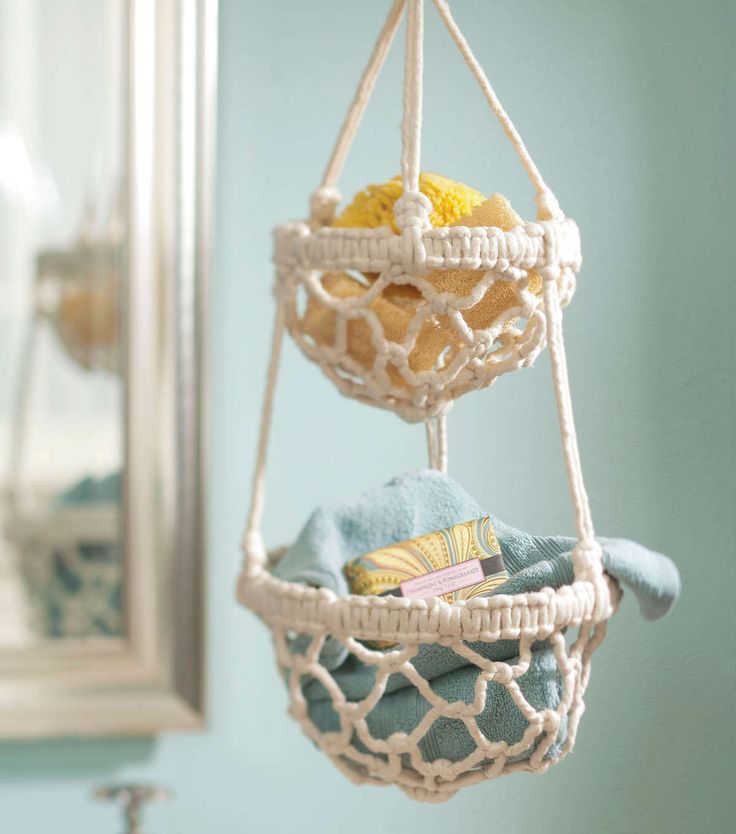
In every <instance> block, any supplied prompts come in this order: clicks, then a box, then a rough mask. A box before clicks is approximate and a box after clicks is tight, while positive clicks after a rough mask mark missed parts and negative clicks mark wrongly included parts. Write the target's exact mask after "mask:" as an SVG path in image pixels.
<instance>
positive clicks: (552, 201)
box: [536, 188, 565, 220]
mask: <svg viewBox="0 0 736 834" xmlns="http://www.w3.org/2000/svg"><path fill="white" fill-rule="evenodd" d="M536 203H537V218H538V219H539V220H564V219H565V215H564V214H563V211H562V209H561V208H560V204H559V202H558V201H557V197H555V195H554V194H553V193H552V192H551V191H550V190H549V189H548V188H547V189H545V190H544V191H539V192H537V199H536Z"/></svg>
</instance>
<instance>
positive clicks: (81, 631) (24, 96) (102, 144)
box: [0, 0, 126, 649]
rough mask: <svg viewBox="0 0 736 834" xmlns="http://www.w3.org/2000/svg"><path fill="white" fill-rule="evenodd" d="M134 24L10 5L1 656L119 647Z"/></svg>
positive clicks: (88, 3) (0, 357)
mask: <svg viewBox="0 0 736 834" xmlns="http://www.w3.org/2000/svg"><path fill="white" fill-rule="evenodd" d="M124 12H125V10H124V8H123V0H43V3H39V2H33V0H24V1H19V0H0V264H1V265H2V267H1V268H0V296H1V297H2V299H3V303H2V305H1V306H0V432H1V433H2V434H1V435H0V489H1V492H0V525H1V527H0V649H6V648H13V647H22V646H24V645H28V644H35V643H38V642H40V641H58V640H62V639H73V640H79V639H85V640H90V639H101V638H110V637H120V636H122V635H123V634H124V633H125V611H124V605H123V600H124V593H123V586H124V582H125V577H124V572H123V552H124V549H123V547H122V546H121V507H120V501H121V481H122V466H123V447H124V438H123V429H122V425H123V417H122V415H123V383H122V377H121V373H120V368H121V364H122V363H121V358H122V356H121V340H120V334H121V332H122V328H121V307H122V304H121V299H122V298H123V297H124V294H123V293H122V288H123V283H124V281H125V270H124V265H125V258H124V247H125V239H126V229H125V220H124V218H125V217H126V210H125V204H124V199H125V179H124V178H125V171H124V160H125V158H126V149H125V147H124V141H125V136H126V125H125V124H124V122H125V107H124V104H125V86H124V80H125V79H124V58H125V25H124ZM91 32H94V33H95V37H90V33H91Z"/></svg>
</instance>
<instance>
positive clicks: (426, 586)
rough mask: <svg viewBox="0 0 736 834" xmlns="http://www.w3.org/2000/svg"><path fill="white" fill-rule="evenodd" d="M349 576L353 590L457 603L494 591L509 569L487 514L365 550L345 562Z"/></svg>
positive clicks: (346, 574) (353, 591)
mask: <svg viewBox="0 0 736 834" xmlns="http://www.w3.org/2000/svg"><path fill="white" fill-rule="evenodd" d="M345 577H346V578H347V580H348V585H349V586H350V591H351V593H354V594H362V595H370V594H375V595H378V596H380V595H385V594H392V595H400V596H405V597H421V598H428V597H434V596H438V597H441V598H442V599H444V600H446V601H447V602H456V601H457V600H460V599H470V598H472V597H477V596H483V595H484V594H488V593H490V592H491V591H492V590H494V589H495V588H497V587H498V586H499V585H502V584H503V583H504V582H505V581H506V580H507V579H508V573H507V572H506V568H505V565H504V563H503V557H502V556H501V548H500V546H499V544H498V539H497V538H496V531H495V529H494V527H493V523H492V522H491V520H490V518H488V517H487V516H486V517H485V518H478V519H474V520H473V521H466V522H464V523H463V524H456V525H455V526H454V527H449V528H448V529H446V530H437V531H436V532H434V533H428V534H427V535H425V536H419V537H417V538H415V539H410V540H409V541H405V542H400V543H399V544H393V545H390V546H389V547H384V548H381V549H380V550H375V551H374V552H373V553H367V554H366V555H365V556H361V557H359V558H358V559H354V560H353V561H352V562H350V563H348V564H347V565H346V566H345Z"/></svg>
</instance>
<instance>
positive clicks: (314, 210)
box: [309, 185, 342, 226]
mask: <svg viewBox="0 0 736 834" xmlns="http://www.w3.org/2000/svg"><path fill="white" fill-rule="evenodd" d="M340 200H342V195H341V194H340V192H339V191H338V190H337V189H336V188H333V187H332V186H329V185H326V186H322V187H321V188H318V189H317V190H316V191H315V192H313V194H312V196H311V198H310V200H309V215H310V217H311V218H312V221H313V223H314V225H317V226H331V225H332V222H333V221H334V219H335V209H336V208H337V207H338V205H339V204H340Z"/></svg>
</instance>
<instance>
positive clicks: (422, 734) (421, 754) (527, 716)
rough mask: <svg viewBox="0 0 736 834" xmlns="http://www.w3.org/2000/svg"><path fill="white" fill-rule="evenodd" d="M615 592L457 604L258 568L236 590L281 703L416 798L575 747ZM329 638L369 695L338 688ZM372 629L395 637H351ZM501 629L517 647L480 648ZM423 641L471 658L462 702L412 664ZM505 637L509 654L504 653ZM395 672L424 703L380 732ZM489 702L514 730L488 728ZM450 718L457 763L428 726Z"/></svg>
mask: <svg viewBox="0 0 736 834" xmlns="http://www.w3.org/2000/svg"><path fill="white" fill-rule="evenodd" d="M619 596H620V591H619V588H618V585H617V584H616V583H615V581H614V580H612V579H610V578H609V577H605V578H603V579H600V580H599V581H596V582H590V581H578V582H575V583H574V584H572V585H567V586H564V587H562V588H560V589H558V590H556V591H553V590H551V589H549V590H544V591H537V592H534V593H530V594H520V595H518V596H513V597H511V596H503V595H499V596H494V597H490V598H486V599H472V600H469V601H466V602H457V603H453V604H448V603H446V602H443V601H442V600H440V599H434V600H431V601H425V600H415V599H404V598H400V597H393V596H391V597H359V596H349V597H342V598H340V597H336V596H335V594H333V593H332V592H331V591H328V590H326V589H317V588H308V587H304V586H300V585H295V584H293V583H289V582H283V581H281V580H279V579H276V578H275V577H273V576H271V575H270V573H268V571H266V570H264V569H255V570H254V571H252V572H250V573H248V574H244V575H243V577H242V579H241V583H240V586H239V597H240V601H241V602H242V603H243V604H244V605H246V606H247V607H248V608H251V609H252V610H253V611H254V612H256V613H257V614H259V615H260V616H261V618H262V619H263V620H264V622H265V623H266V624H267V625H268V626H269V628H270V629H271V632H272V634H273V640H274V645H275V649H276V657H277V662H278V665H279V668H280V669H281V672H282V673H283V675H284V677H285V679H286V681H287V682H288V689H289V699H290V713H291V715H292V717H293V718H295V719H296V720H297V721H298V722H299V723H300V725H301V727H302V729H303V730H304V732H305V733H306V735H307V736H308V737H309V738H311V739H312V740H313V741H314V742H315V744H317V745H318V746H319V748H320V749H321V750H322V751H323V752H324V753H326V754H327V755H328V756H329V757H330V759H331V760H332V761H333V763H334V764H335V765H336V766H337V767H338V768H339V769H340V770H341V771H342V772H343V773H344V774H345V775H346V776H347V777H348V778H349V779H351V780H352V781H353V782H355V783H358V784H361V783H369V784H374V785H387V784H394V785H397V786H398V787H400V788H401V789H402V790H403V791H404V792H405V793H406V794H408V795H409V796H410V797H411V798H412V799H416V800H420V801H425V802H443V801H444V800H447V799H449V798H450V797H451V796H453V794H454V793H455V792H456V791H457V790H458V789H460V788H462V787H465V786H468V785H473V784H476V783H477V782H481V781H484V780H486V779H493V778H495V777H498V776H501V775H503V774H505V773H511V772H514V771H517V770H524V771H530V772H535V773H542V772H544V771H545V770H547V768H548V767H550V766H551V765H553V764H555V763H557V762H558V761H560V760H561V759H562V758H563V757H564V756H565V755H566V754H567V753H568V752H569V751H570V750H571V749H572V747H573V745H574V743H575V736H576V733H577V729H578V724H579V722H580V718H581V716H582V714H583V711H584V709H585V705H584V703H583V695H584V693H585V689H586V687H587V684H588V677H589V675H590V661H591V656H592V654H593V651H594V650H595V649H596V648H597V647H598V646H599V645H600V643H601V641H602V640H603V637H604V634H605V629H606V620H607V618H608V617H609V616H610V615H611V614H612V613H613V611H614V610H615V608H616V607H617V604H618V600H619ZM299 638H302V639H299ZM328 640H336V641H338V642H339V643H340V644H342V646H344V647H345V648H346V649H347V650H348V652H349V653H350V655H351V656H352V657H349V658H348V659H347V660H346V661H344V662H346V663H351V662H353V658H354V659H355V661H357V662H359V663H363V664H366V665H367V666H370V667H373V668H374V669H375V680H374V683H373V686H372V689H371V691H370V693H369V694H368V695H367V697H364V698H361V699H360V700H357V701H355V700H348V698H347V697H346V695H345V694H344V692H343V691H342V689H341V688H340V686H339V685H338V683H337V682H336V680H335V677H333V674H332V672H331V671H329V670H328V668H326V666H325V662H324V648H325V644H326V641H328ZM377 640H381V641H387V642H391V643H399V645H398V646H397V648H396V649H393V650H391V651H378V650H372V649H369V648H367V647H366V646H365V645H364V644H363V643H362V642H361V641H377ZM500 641H512V642H513V643H514V644H515V646H518V649H516V656H515V657H514V658H513V659H509V660H508V661H494V660H490V659H488V658H487V657H484V654H486V653H487V652H486V651H484V647H487V648H493V647H495V646H499V644H500ZM428 643H436V644H439V645H441V646H446V647H448V649H450V650H451V651H452V652H454V653H455V654H456V655H458V656H459V657H460V658H463V659H464V660H466V661H467V662H468V663H469V664H473V665H474V666H475V667H477V676H476V680H475V697H474V699H473V700H472V701H471V702H469V703H466V702H465V701H457V700H448V699H447V698H445V697H442V695H441V694H440V693H439V692H437V691H436V689H435V688H433V685H432V682H431V681H427V680H426V679H425V678H424V677H423V675H422V674H421V672H420V671H419V670H418V669H417V667H416V666H415V665H414V663H413V662H412V661H413V660H415V658H416V657H417V655H418V653H419V652H420V648H421V646H422V644H428ZM479 644H481V645H479ZM540 644H542V646H541V647H540ZM503 648H504V652H505V653H506V654H508V652H509V650H510V651H511V652H513V651H514V648H510V647H509V646H508V645H505V646H503ZM540 651H545V652H546V653H545V660H546V661H547V664H546V667H545V669H544V670H543V674H544V685H543V686H538V685H535V680H534V675H535V674H536V675H539V674H540V671H539V668H538V666H537V667H535V664H534V656H535V655H537V654H539V652H540ZM550 663H551V664H552V666H551V667H550ZM328 665H329V664H328ZM392 675H401V676H403V677H404V678H405V679H406V681H407V683H408V685H409V686H410V687H413V688H414V689H415V690H416V693H417V695H418V696H420V697H421V699H423V700H424V701H425V702H426V703H427V710H426V714H425V715H424V717H423V718H422V720H421V721H420V722H419V723H418V724H417V725H416V727H414V728H413V729H412V730H411V731H410V732H405V731H402V730H397V731H395V732H391V733H390V734H385V733H379V734H376V732H375V727H374V731H373V732H372V729H371V728H372V725H373V724H374V723H375V722H373V721H372V720H371V718H372V715H373V714H374V712H375V711H376V710H380V702H381V699H382V698H385V697H387V696H386V691H387V684H388V683H389V680H390V678H391V676H392ZM314 682H317V684H318V685H320V686H321V687H322V688H323V689H324V691H325V692H326V694H327V704H328V706H324V705H323V706H322V707H321V709H322V712H323V714H324V711H325V708H326V709H328V710H329V712H330V713H331V723H333V724H336V726H335V728H334V729H333V730H330V731H324V730H322V729H321V728H320V726H318V724H317V723H315V720H314V719H315V716H314V715H313V714H312V713H311V709H313V708H314V705H310V703H308V702H307V700H306V698H305V696H304V687H305V686H306V685H313V684H314ZM499 687H500V688H502V690H503V692H501V691H500V690H499V689H498V688H499ZM509 699H510V701H509ZM504 702H505V703H504ZM510 702H513V704H511V703H510ZM494 708H495V709H497V710H498V709H503V713H504V715H505V716H506V717H507V718H508V716H513V717H514V719H515V720H514V721H513V724H514V730H513V732H514V735H515V736H516V737H515V738H513V739H508V738H506V739H499V738H497V737H494V736H497V735H498V732H499V731H504V729H505V726H506V724H507V723H508V722H505V724H504V726H498V724H497V723H494ZM448 722H449V723H448ZM456 723H459V724H462V726H463V728H464V729H463V730H461V731H460V732H461V733H462V735H463V739H464V743H463V744H462V745H460V747H462V749H463V750H465V749H467V747H468V746H470V747H472V750H471V752H470V753H469V754H468V755H464V756H463V757H462V758H460V759H458V760H457V761H453V760H451V759H448V758H440V759H432V756H431V748H432V745H431V744H429V743H428V741H429V739H431V737H432V734H433V733H436V732H441V733H445V734H447V733H450V734H452V733H454V734H455V735H456V736H457V729H458V728H456V727H453V724H456ZM320 724H322V725H323V724H324V722H323V721H320ZM469 740H470V741H469Z"/></svg>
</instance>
